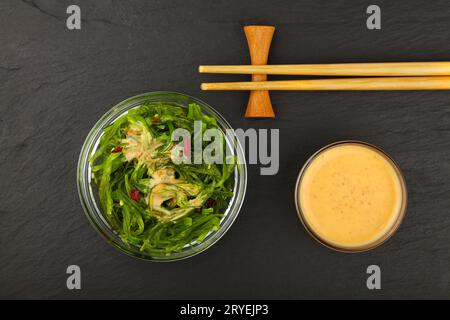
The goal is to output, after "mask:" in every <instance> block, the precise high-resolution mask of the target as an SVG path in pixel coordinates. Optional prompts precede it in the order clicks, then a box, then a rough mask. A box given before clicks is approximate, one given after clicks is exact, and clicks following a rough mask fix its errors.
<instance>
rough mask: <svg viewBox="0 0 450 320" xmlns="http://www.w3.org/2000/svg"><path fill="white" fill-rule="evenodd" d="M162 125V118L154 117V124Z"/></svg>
mask: <svg viewBox="0 0 450 320" xmlns="http://www.w3.org/2000/svg"><path fill="white" fill-rule="evenodd" d="M160 123H161V118H160V117H159V116H153V119H152V124H154V125H158V124H160Z"/></svg>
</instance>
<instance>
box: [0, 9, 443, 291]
mask: <svg viewBox="0 0 450 320" xmlns="http://www.w3.org/2000/svg"><path fill="white" fill-rule="evenodd" d="M74 2H75V3H77V4H79V5H80V6H81V10H82V15H83V22H82V30H81V31H68V30H67V29H66V26H65V17H66V14H65V11H66V7H67V6H68V5H69V4H72V3H74ZM369 4H371V3H369V2H367V1H317V0H314V1H313V0H309V1H306V0H295V1H266V0H251V1H234V0H226V1H193V0H178V1H169V0H164V1H163V0H159V1H144V0H140V1H138V0H132V1H119V0H98V1H87V0H78V1H67V0H63V1H60V0H22V1H18V0H2V1H1V2H0V43H1V46H0V97H1V102H0V111H1V112H0V146H1V151H0V188H1V189H0V190H1V192H0V203H1V206H0V218H1V219H0V244H1V246H0V297H1V298H69V299H74V298H256V299H258V298H448V296H449V294H450V269H449V265H450V216H449V214H450V212H449V208H450V197H449V194H450V184H449V180H450V170H449V169H450V102H449V101H450V92H357V93H356V92H305V93H302V92H276V93H272V101H273V104H274V106H275V108H276V112H277V118H276V120H248V119H244V118H242V115H243V113H244V109H243V108H244V106H245V104H246V100H247V93H245V92H234V93H233V92H201V91H200V89H199V83H200V82H201V81H207V80H225V79H226V80H231V79H247V77H245V76H243V77H241V76H228V77H227V76H220V75H199V74H198V73H197V65H199V64H233V63H234V64H239V63H246V62H247V61H248V52H247V48H246V42H245V37H244V34H243V31H242V26H243V25H245V24H252V23H268V24H273V25H275V26H276V27H277V31H276V33H275V38H274V42H273V45H272V50H271V54H270V58H269V60H270V62H271V63H301V62H303V63H324V62H357V61H410V60H417V61H428V60H431V61H433V60H448V59H449V57H450V42H449V41H448V40H449V39H450V19H449V18H450V5H449V3H448V1H445V0H441V1H432V2H431V1H402V3H399V1H395V2H394V1H377V4H378V5H380V6H381V8H382V19H383V20H382V27H383V29H382V30H381V31H368V30H367V29H366V27H365V18H366V14H365V8H366V7H367V6H368V5H369ZM154 90H170V91H180V92H185V93H188V94H191V95H194V96H197V97H199V98H201V99H204V100H206V101H207V102H209V103H210V104H211V105H212V106H214V107H215V108H216V109H217V110H218V111H219V112H221V113H222V114H223V115H224V116H225V117H226V118H227V119H228V120H229V121H230V122H231V124H232V125H233V126H234V127H241V128H249V127H257V128H259V127H260V128H280V136H281V140H282V141H281V159H280V166H281V170H280V172H279V174H278V175H277V176H270V177H269V176H259V175H258V172H259V169H258V167H257V166H251V167H250V172H249V188H248V193H247V197H246V201H245V204H244V206H243V208H242V211H241V213H240V215H239V217H238V219H237V221H236V223H235V224H234V225H233V227H232V228H231V229H230V231H229V232H228V233H227V235H226V236H225V237H224V238H223V239H222V240H221V241H220V242H219V243H218V244H217V245H215V246H214V247H213V248H211V249H209V250H208V251H207V252H206V253H203V254H201V255H199V256H197V257H195V258H192V259H188V260H186V261H182V262H177V263H170V264H167V263H164V264H160V263H149V262H143V261H138V260H135V259H132V258H130V257H127V256H125V255H123V254H121V253H120V252H118V251H116V250H115V249H113V248H112V247H110V246H109V245H108V244H107V243H106V242H105V241H103V239H102V238H101V237H100V236H99V235H98V234H97V233H96V232H95V231H94V230H93V229H92V227H91V226H90V225H89V222H88V221H87V219H86V218H85V216H84V214H83V212H82V208H81V206H80V203H79V200H78V195H77V191H76V177H75V175H76V163H77V157H78V154H79V151H80V148H81V145H82V143H83V140H84V138H85V136H86V135H87V133H88V131H89V129H90V128H91V127H92V126H93V125H94V123H95V122H96V121H97V119H98V118H99V117H100V116H101V115H102V114H103V113H104V112H105V111H107V110H108V109H109V108H110V107H111V106H112V105H114V104H115V103H117V102H118V101H121V100H123V99H125V98H127V97H130V96H132V95H135V94H137V93H142V92H147V91H154ZM340 139H360V140H365V141H368V142H371V143H374V144H376V145H379V146H381V147H383V148H385V150H386V151H388V152H389V153H391V155H392V156H393V157H394V158H395V159H396V160H397V161H398V163H399V164H400V166H401V168H402V169H403V171H404V173H405V176H406V180H407V184H408V187H409V196H410V199H409V207H408V211H407V215H406V219H405V220H404V223H403V225H402V227H401V228H400V230H399V231H398V232H397V234H396V235H395V236H394V237H393V238H392V239H391V240H390V241H389V242H388V243H386V244H385V245H383V246H382V247H380V248H378V249H376V250H374V251H371V252H368V253H364V254H357V255H345V254H339V253H335V252H332V251H330V250H328V249H326V248H323V247H321V246H320V245H318V244H317V243H315V242H314V240H312V239H311V238H310V237H309V236H308V235H307V233H306V232H305V230H304V229H303V227H302V226H301V225H300V223H299V222H298V219H297V216H296V212H295V208H294V201H293V189H294V184H295V179H296V176H297V172H298V170H299V169H300V167H301V166H302V164H303V163H304V161H305V160H306V159H307V158H308V157H309V155H311V154H312V153H313V152H314V151H315V150H317V149H318V148H320V147H321V146H323V145H325V144H328V143H330V142H333V141H336V140H340ZM70 264H78V265H80V267H81V269H82V290H81V291H77V292H73V291H68V290H67V289H66V287H65V280H66V274H65V270H66V267H67V266H68V265H70ZM370 264H378V265H380V266H381V268H382V290H381V291H378V292H372V291H368V290H367V289H366V285H365V279H366V274H365V270H366V267H367V266H368V265H370Z"/></svg>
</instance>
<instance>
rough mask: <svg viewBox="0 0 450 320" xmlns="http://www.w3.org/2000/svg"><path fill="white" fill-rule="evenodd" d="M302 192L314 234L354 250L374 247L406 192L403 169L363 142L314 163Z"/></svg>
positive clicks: (343, 146)
mask: <svg viewBox="0 0 450 320" xmlns="http://www.w3.org/2000/svg"><path fill="white" fill-rule="evenodd" d="M298 196H299V200H300V207H301V211H302V213H303V218H304V220H305V223H306V224H307V225H308V227H309V228H310V229H311V231H313V233H315V234H316V235H317V236H318V237H319V238H321V239H322V240H323V241H324V242H326V243H328V244H330V245H332V246H335V247H340V248H348V249H352V248H363V247H365V246H370V245H371V244H373V243H374V242H376V241H377V240H380V238H382V237H383V236H384V235H385V234H386V233H388V232H389V231H390V229H391V228H392V226H393V225H394V223H395V222H396V219H397V217H398V216H399V214H400V211H401V206H402V196H403V195H402V185H401V181H400V177H399V174H398V172H397V171H396V170H395V168H394V165H393V163H392V162H391V161H389V160H388V159H387V158H386V157H385V156H384V155H383V154H381V153H380V152H379V151H378V150H376V149H374V148H371V147H369V146H366V145H362V144H341V145H336V146H333V147H330V148H328V149H326V150H324V151H323V152H321V153H320V154H319V155H318V156H316V157H315V158H314V159H313V160H312V161H311V162H310V164H309V165H308V167H307V168H306V170H305V171H304V173H303V177H302V179H301V182H300V187H299V195H298Z"/></svg>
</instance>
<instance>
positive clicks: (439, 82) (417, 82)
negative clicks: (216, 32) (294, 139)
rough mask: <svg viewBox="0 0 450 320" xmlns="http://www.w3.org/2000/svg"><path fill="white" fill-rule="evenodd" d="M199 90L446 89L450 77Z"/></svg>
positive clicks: (261, 84)
mask: <svg viewBox="0 0 450 320" xmlns="http://www.w3.org/2000/svg"><path fill="white" fill-rule="evenodd" d="M201 89H202V90H448V89H450V77H386V78H344V79H320V80H284V81H260V82H216V83H202V84H201Z"/></svg>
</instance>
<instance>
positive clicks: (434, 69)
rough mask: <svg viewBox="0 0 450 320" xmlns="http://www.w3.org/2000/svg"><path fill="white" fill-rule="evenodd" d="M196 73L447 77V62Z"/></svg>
mask: <svg viewBox="0 0 450 320" xmlns="http://www.w3.org/2000/svg"><path fill="white" fill-rule="evenodd" d="M199 72H200V73H224V74H277V75H305V76H308V75H316V76H449V75H450V62H447V61H441V62H379V63H342V64H290V65H289V64H288V65H286V64H285V65H283V64H280V65H242V66H241V65H234V66H199Z"/></svg>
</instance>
